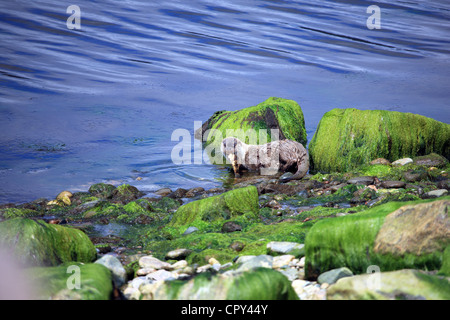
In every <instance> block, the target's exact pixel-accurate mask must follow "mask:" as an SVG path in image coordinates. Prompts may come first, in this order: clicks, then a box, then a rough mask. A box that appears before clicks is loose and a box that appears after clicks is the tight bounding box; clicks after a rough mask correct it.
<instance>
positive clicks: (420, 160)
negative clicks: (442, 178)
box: [413, 153, 448, 168]
mask: <svg viewBox="0 0 450 320" xmlns="http://www.w3.org/2000/svg"><path fill="white" fill-rule="evenodd" d="M413 160H414V164H416V165H419V166H427V167H438V168H440V167H444V166H445V165H446V164H447V163H448V160H447V159H446V158H444V157H443V156H441V155H438V154H436V153H431V154H428V155H426V156H420V157H415V158H414V159H413Z"/></svg>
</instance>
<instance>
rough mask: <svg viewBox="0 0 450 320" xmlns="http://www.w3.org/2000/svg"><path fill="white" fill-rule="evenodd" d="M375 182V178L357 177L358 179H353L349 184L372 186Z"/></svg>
mask: <svg viewBox="0 0 450 320" xmlns="http://www.w3.org/2000/svg"><path fill="white" fill-rule="evenodd" d="M373 182H374V177H357V178H353V179H350V180H348V183H351V184H363V185H366V186H368V185H371V184H373Z"/></svg>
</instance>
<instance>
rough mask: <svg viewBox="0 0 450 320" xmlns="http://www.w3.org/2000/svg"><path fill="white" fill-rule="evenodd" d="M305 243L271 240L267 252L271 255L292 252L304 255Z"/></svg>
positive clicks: (295, 254) (296, 254)
mask: <svg viewBox="0 0 450 320" xmlns="http://www.w3.org/2000/svg"><path fill="white" fill-rule="evenodd" d="M304 246H305V245H304V244H301V243H296V242H286V241H271V242H269V243H268V244H267V253H268V254H270V255H279V254H281V255H284V254H291V255H294V256H297V257H299V256H302V255H303V254H304V253H303V252H304V251H303V250H304V249H303V248H304Z"/></svg>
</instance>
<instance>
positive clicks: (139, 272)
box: [136, 268, 156, 276]
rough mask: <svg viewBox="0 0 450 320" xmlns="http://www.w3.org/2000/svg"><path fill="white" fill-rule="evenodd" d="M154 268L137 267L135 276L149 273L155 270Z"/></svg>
mask: <svg viewBox="0 0 450 320" xmlns="http://www.w3.org/2000/svg"><path fill="white" fill-rule="evenodd" d="M155 271H156V269H155V268H142V269H138V270H137V271H136V275H137V276H146V275H148V274H149V273H152V272H155Z"/></svg>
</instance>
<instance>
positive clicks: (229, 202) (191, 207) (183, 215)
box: [169, 186, 259, 227]
mask: <svg viewBox="0 0 450 320" xmlns="http://www.w3.org/2000/svg"><path fill="white" fill-rule="evenodd" d="M258 212H259V203H258V190H257V189H256V187H254V186H249V187H245V188H239V189H234V190H231V191H228V192H225V193H223V194H220V195H217V196H213V197H209V198H206V199H202V200H197V201H193V202H189V203H187V204H185V205H183V206H181V207H180V208H178V210H177V211H176V212H175V213H174V215H173V218H172V220H171V221H170V223H169V227H177V226H182V225H188V224H190V223H193V222H194V221H198V220H200V221H205V222H212V221H217V220H229V219H231V218H233V217H236V216H240V215H244V214H245V215H249V214H250V215H253V216H254V217H255V218H257V217H258Z"/></svg>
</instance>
